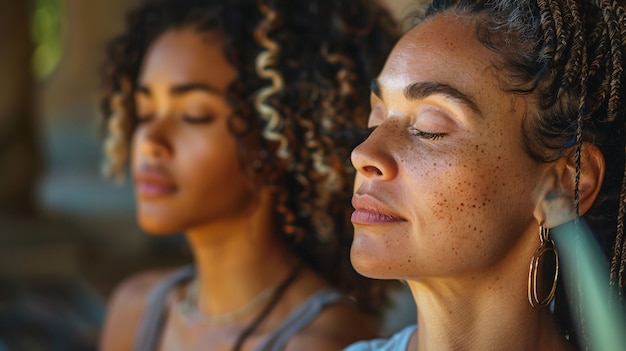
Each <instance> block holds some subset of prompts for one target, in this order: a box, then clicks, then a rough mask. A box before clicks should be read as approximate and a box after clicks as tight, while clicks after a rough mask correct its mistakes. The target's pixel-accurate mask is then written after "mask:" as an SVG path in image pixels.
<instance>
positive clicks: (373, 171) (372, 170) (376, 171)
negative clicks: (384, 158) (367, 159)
mask: <svg viewBox="0 0 626 351" xmlns="http://www.w3.org/2000/svg"><path fill="white" fill-rule="evenodd" d="M363 170H364V171H365V173H369V174H375V175H378V176H381V175H383V172H381V171H380V169H378V167H375V166H365V167H363Z"/></svg>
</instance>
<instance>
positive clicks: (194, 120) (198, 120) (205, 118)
mask: <svg viewBox="0 0 626 351" xmlns="http://www.w3.org/2000/svg"><path fill="white" fill-rule="evenodd" d="M183 121H185V122H187V123H191V124H203V123H211V122H213V116H210V115H209V116H203V117H190V116H183Z"/></svg>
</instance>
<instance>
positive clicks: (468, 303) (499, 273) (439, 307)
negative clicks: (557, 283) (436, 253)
mask: <svg viewBox="0 0 626 351" xmlns="http://www.w3.org/2000/svg"><path fill="white" fill-rule="evenodd" d="M537 241H538V240H537ZM523 245H524V246H527V248H524V249H522V250H519V251H518V253H514V254H512V255H511V256H509V257H508V258H504V259H503V260H502V261H500V262H497V263H496V264H494V265H493V267H498V268H497V269H487V270H485V271H484V272H480V273H479V274H476V275H473V276H470V275H466V276H464V277H458V276H457V277H447V278H438V279H420V280H413V281H409V282H408V284H409V287H410V288H411V292H412V294H413V297H414V299H415V302H416V304H417V306H418V308H417V316H418V328H417V335H416V337H414V338H413V340H412V344H411V346H412V348H411V350H419V351H424V350H509V351H513V350H570V349H572V345H571V344H569V343H568V342H567V341H566V340H565V338H564V337H563V336H562V335H561V332H560V331H559V328H558V327H557V325H556V323H555V322H554V319H553V316H552V314H551V313H550V311H549V310H548V308H542V309H535V308H533V307H532V306H531V305H530V303H529V302H528V297H527V284H528V269H529V263H530V258H531V256H532V254H533V252H534V250H535V249H536V245H535V243H534V242H533V243H528V244H523Z"/></svg>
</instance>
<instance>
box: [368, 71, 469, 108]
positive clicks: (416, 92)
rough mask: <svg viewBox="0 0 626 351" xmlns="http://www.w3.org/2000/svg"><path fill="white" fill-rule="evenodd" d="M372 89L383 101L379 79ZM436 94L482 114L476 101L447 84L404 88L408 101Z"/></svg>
mask: <svg viewBox="0 0 626 351" xmlns="http://www.w3.org/2000/svg"><path fill="white" fill-rule="evenodd" d="M370 89H371V90H372V93H373V94H374V95H376V96H377V97H378V98H380V99H381V100H382V99H383V98H382V90H381V88H380V84H379V82H378V80H377V79H374V80H372V83H371V85H370ZM435 94H438V95H444V96H446V97H449V98H451V99H453V100H456V101H458V102H460V103H462V104H464V105H466V106H467V107H469V108H471V109H472V110H474V111H476V112H479V113H480V109H479V108H478V105H476V103H475V102H474V100H473V99H472V98H471V97H470V96H469V95H467V94H464V93H462V92H461V91H459V90H458V89H456V88H454V87H452V86H450V85H447V84H442V83H437V82H417V83H413V84H409V85H407V86H406V87H405V88H404V96H405V97H406V99H407V100H420V99H425V98H427V97H428V96H431V95H435Z"/></svg>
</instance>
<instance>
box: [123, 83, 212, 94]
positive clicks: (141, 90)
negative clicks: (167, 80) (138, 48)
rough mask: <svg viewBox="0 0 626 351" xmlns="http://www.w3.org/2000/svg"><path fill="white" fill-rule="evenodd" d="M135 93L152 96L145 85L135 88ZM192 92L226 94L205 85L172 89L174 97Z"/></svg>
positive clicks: (188, 85)
mask: <svg viewBox="0 0 626 351" xmlns="http://www.w3.org/2000/svg"><path fill="white" fill-rule="evenodd" d="M135 91H136V92H139V93H142V94H145V95H148V96H150V95H152V92H151V91H150V88H148V87H146V86H144V85H138V86H137V87H136V88H135ZM192 91H204V92H207V93H210V94H215V95H223V94H224V92H223V91H221V90H220V89H218V88H216V87H214V86H211V85H209V84H205V83H186V84H180V85H175V86H173V87H171V88H170V94H172V95H183V94H186V93H189V92H192Z"/></svg>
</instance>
